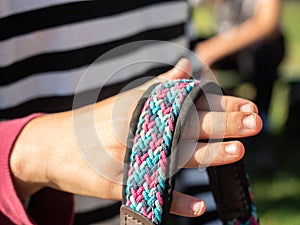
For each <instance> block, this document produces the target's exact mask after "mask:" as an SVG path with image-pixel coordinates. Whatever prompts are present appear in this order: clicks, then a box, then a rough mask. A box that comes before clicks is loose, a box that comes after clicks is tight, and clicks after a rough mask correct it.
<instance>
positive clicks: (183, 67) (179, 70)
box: [159, 58, 192, 80]
mask: <svg viewBox="0 0 300 225" xmlns="http://www.w3.org/2000/svg"><path fill="white" fill-rule="evenodd" d="M191 76H192V66H191V64H190V62H189V60H187V59H185V58H182V59H180V60H179V61H178V63H177V64H176V65H175V66H174V68H173V69H171V70H169V71H168V72H166V73H164V74H162V75H160V76H159V78H160V79H163V80H175V79H189V78H191Z"/></svg>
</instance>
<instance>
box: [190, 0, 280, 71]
mask: <svg viewBox="0 0 300 225" xmlns="http://www.w3.org/2000/svg"><path fill="white" fill-rule="evenodd" d="M217 2H218V1H216V4H217ZM279 20H280V0H257V4H256V7H255V10H254V14H253V16H252V17H251V18H250V19H248V20H246V21H245V22H243V23H241V24H240V25H239V26H237V27H235V28H233V29H230V30H228V31H226V32H224V33H221V34H218V35H215V36H213V37H212V38H209V39H208V40H206V41H203V42H200V43H198V45H197V46H196V49H195V51H196V53H197V55H198V56H200V58H201V59H202V60H203V62H205V63H206V64H207V65H212V64H213V63H214V62H216V61H217V60H219V59H221V58H223V57H225V56H227V55H230V54H232V53H234V52H236V51H238V50H239V49H242V48H245V47H247V46H249V45H251V44H253V43H255V42H257V41H259V40H262V39H264V38H271V37H272V36H273V35H276V33H277V32H278V24H279Z"/></svg>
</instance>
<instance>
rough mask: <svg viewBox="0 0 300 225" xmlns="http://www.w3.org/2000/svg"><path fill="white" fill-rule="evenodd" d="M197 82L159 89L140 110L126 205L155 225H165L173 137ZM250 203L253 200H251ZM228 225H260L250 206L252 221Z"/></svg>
mask: <svg viewBox="0 0 300 225" xmlns="http://www.w3.org/2000/svg"><path fill="white" fill-rule="evenodd" d="M199 84H200V81H197V80H175V81H169V82H164V83H161V84H159V85H157V86H156V87H155V88H154V89H153V90H152V91H151V93H150V95H149V97H148V98H147V100H146V102H145V103H144V105H143V108H142V110H141V113H140V116H139V120H138V123H137V126H136V131H135V136H134V139H133V145H132V149H131V153H130V156H129V159H130V160H129V161H130V164H129V169H128V174H127V176H128V177H127V181H126V189H125V195H126V199H125V204H126V206H128V207H130V208H131V209H132V210H134V211H136V212H137V213H139V214H140V215H143V216H144V217H146V218H148V219H149V221H151V222H152V223H153V224H155V225H160V224H161V223H162V215H163V210H164V205H165V204H169V203H168V202H166V201H168V200H166V196H165V195H166V189H167V188H169V187H166V185H168V181H167V180H168V179H169V177H168V176H169V175H170V157H169V156H170V155H171V150H172V146H171V145H172V141H173V135H174V131H175V127H176V122H177V120H178V117H179V113H180V110H181V109H182V106H183V103H184V101H185V100H186V98H187V96H188V95H189V94H190V93H191V91H192V90H193V88H194V87H196V86H198V85H199ZM250 200H251V202H252V203H253V201H252V198H251V196H250ZM224 224H226V225H258V224H259V223H258V218H257V211H256V207H255V205H254V204H251V213H250V217H249V218H248V219H247V220H246V221H244V222H241V221H240V220H238V219H234V220H230V221H227V222H224Z"/></svg>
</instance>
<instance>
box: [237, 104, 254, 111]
mask: <svg viewBox="0 0 300 225" xmlns="http://www.w3.org/2000/svg"><path fill="white" fill-rule="evenodd" d="M240 111H241V112H254V109H253V105H251V104H246V105H242V106H241V108H240Z"/></svg>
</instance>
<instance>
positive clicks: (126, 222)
mask: <svg viewBox="0 0 300 225" xmlns="http://www.w3.org/2000/svg"><path fill="white" fill-rule="evenodd" d="M124 216H125V225H127V224H128V217H130V218H131V219H132V220H134V221H136V223H137V224H140V225H145V223H143V222H141V221H139V220H137V219H136V218H134V217H132V216H131V215H129V214H127V213H125V214H124Z"/></svg>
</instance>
